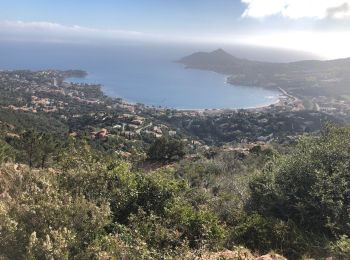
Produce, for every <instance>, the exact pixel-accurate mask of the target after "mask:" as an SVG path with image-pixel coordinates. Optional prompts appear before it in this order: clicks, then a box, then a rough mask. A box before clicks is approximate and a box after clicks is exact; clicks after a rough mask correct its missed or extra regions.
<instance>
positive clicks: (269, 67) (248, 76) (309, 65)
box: [178, 49, 350, 96]
mask: <svg viewBox="0 0 350 260" xmlns="http://www.w3.org/2000/svg"><path fill="white" fill-rule="evenodd" d="M178 62H179V63H181V64H184V65H185V66H186V68H191V69H200V70H209V71H214V72H217V73H221V74H224V75H227V76H229V78H228V81H229V82H230V83H232V84H237V85H243V86H259V87H265V88H278V87H282V88H284V89H287V90H289V91H291V92H293V93H295V94H300V95H311V96H314V95H319V94H322V95H330V94H335V93H336V94H350V88H349V87H350V58H346V59H337V60H329V61H319V60H305V61H297V62H290V63H272V62H261V61H252V60H247V59H240V58H237V57H235V56H233V55H231V54H229V53H227V52H226V51H224V50H223V49H217V50H215V51H213V52H196V53H193V54H191V55H189V56H186V57H184V58H182V59H180V60H179V61H178ZM311 88H312V89H311ZM310 89H311V91H310ZM330 90H331V91H330ZM316 92H317V93H316Z"/></svg>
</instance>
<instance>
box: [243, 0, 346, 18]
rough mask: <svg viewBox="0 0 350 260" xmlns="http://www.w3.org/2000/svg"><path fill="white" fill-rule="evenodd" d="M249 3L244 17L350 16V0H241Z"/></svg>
mask: <svg viewBox="0 0 350 260" xmlns="http://www.w3.org/2000/svg"><path fill="white" fill-rule="evenodd" d="M241 1H242V2H243V3H245V4H246V5H247V8H246V10H245V11H244V13H243V15H242V16H243V17H252V18H264V17H267V16H272V15H281V16H283V17H288V18H291V19H299V18H315V19H324V18H337V19H342V18H347V17H350V0H241Z"/></svg>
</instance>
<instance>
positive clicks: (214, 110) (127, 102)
mask: <svg viewBox="0 0 350 260" xmlns="http://www.w3.org/2000/svg"><path fill="white" fill-rule="evenodd" d="M84 72H85V73H86V74H85V75H84V76H83V77H81V76H73V77H72V76H69V77H64V78H63V82H65V83H74V84H87V85H94V86H96V85H98V86H99V88H100V91H101V92H102V94H103V95H105V96H107V97H109V98H112V99H114V100H120V102H121V103H123V104H124V105H127V106H137V105H142V106H144V107H145V108H148V109H156V110H175V111H179V112H197V113H225V112H232V111H238V110H246V111H251V110H260V109H264V108H269V107H271V106H274V105H278V104H279V103H281V101H282V99H283V98H285V97H291V96H290V95H289V94H288V93H287V92H286V91H285V90H282V89H281V88H278V89H276V91H278V92H280V93H279V94H278V96H277V97H276V98H277V99H276V100H275V101H274V102H271V103H269V104H261V105H256V106H250V107H245V108H171V107H163V106H156V105H148V104H145V103H141V102H134V101H130V100H127V99H125V98H124V97H118V96H110V95H107V94H106V91H105V90H103V88H104V85H102V84H99V83H89V82H86V81H81V82H79V80H81V79H86V78H87V77H88V76H89V73H88V72H87V71H84ZM210 72H213V73H215V74H218V75H220V76H222V74H220V73H217V72H214V71H210ZM229 77H230V76H228V75H225V76H224V83H225V84H227V85H228V86H229V87H230V86H234V84H232V83H230V82H229V81H228V79H229ZM69 79H77V80H76V81H69ZM67 80H68V81H67ZM239 87H244V88H253V86H239ZM254 88H261V89H264V88H263V87H254ZM293 98H294V99H295V97H293Z"/></svg>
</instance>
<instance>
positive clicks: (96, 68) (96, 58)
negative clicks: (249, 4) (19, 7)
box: [0, 43, 280, 109]
mask: <svg viewBox="0 0 350 260" xmlns="http://www.w3.org/2000/svg"><path fill="white" fill-rule="evenodd" d="M206 48H208V50H210V49H209V47H206ZM198 50H201V49H200V48H199V47H195V46H186V47H184V46H182V47H179V46H150V45H149V46H146V45H141V44H134V45H126V44H124V45H119V46H108V47H106V46H104V47H102V46H86V45H67V44H33V43H31V44H28V43H25V44H24V43H0V57H1V59H0V69H31V70H39V69H49V68H52V69H63V70H64V69H83V70H86V71H87V72H88V73H89V76H88V77H87V78H85V79H83V80H82V81H84V82H88V83H99V84H102V86H103V90H104V91H105V93H106V94H107V95H109V96H113V97H122V98H124V99H126V100H128V101H131V102H140V103H144V104H147V105H154V106H162V107H171V108H182V109H184V108H190V109H199V108H208V109H209V108H248V107H256V106H263V105H269V104H271V103H274V102H276V101H277V100H278V96H279V94H280V93H278V92H276V91H270V90H266V89H262V88H252V87H242V86H232V85H229V84H226V82H225V80H226V79H225V77H224V76H223V75H219V74H216V73H212V72H206V71H198V70H188V69H184V67H183V66H182V65H181V64H177V63H175V62H174V61H175V60H177V59H180V58H182V57H183V56H185V55H188V54H191V53H192V52H195V51H198ZM249 53H250V52H249ZM233 54H234V53H233Z"/></svg>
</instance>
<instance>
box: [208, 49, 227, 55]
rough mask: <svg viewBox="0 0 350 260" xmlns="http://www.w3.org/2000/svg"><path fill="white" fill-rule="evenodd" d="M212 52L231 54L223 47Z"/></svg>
mask: <svg viewBox="0 0 350 260" xmlns="http://www.w3.org/2000/svg"><path fill="white" fill-rule="evenodd" d="M212 54H228V55H229V53H228V52H226V51H225V50H224V49H221V48H219V49H216V50H215V51H212Z"/></svg>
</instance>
